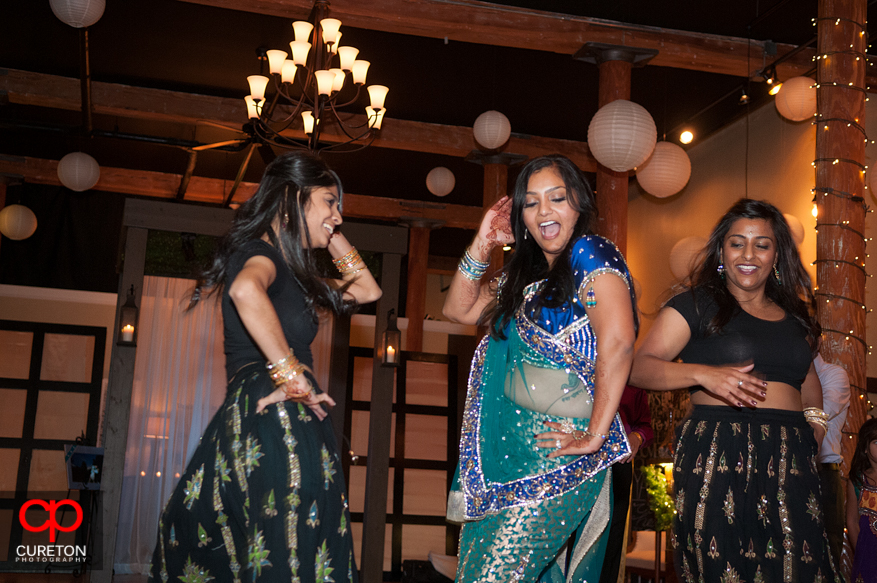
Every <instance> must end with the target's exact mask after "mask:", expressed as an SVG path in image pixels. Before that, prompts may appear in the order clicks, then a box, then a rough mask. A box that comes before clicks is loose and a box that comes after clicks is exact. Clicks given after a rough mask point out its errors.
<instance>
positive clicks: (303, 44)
mask: <svg viewBox="0 0 877 583" xmlns="http://www.w3.org/2000/svg"><path fill="white" fill-rule="evenodd" d="M289 48H290V50H292V62H293V63H295V64H296V65H301V66H302V67H304V66H306V65H307V64H308V53H309V52H310V50H311V43H309V42H307V41H304V40H294V41H292V42H291V43H289Z"/></svg>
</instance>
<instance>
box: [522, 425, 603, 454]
mask: <svg viewBox="0 0 877 583" xmlns="http://www.w3.org/2000/svg"><path fill="white" fill-rule="evenodd" d="M545 425H547V426H548V427H550V428H551V429H553V430H554V431H546V432H545V433H537V434H536V439H537V440H540V441H537V442H536V446H537V447H541V448H543V449H550V450H552V451H550V452H549V453H548V456H547V457H548V459H554V458H556V457H560V456H562V455H584V454H587V453H594V452H595V451H597V450H599V449H600V447H601V446H602V445H603V439H601V438H600V437H596V436H593V435H589V434H587V433H585V432H584V431H581V430H579V429H577V430H575V431H573V432H572V433H567V432H565V431H562V425H561V424H560V423H557V422H554V421H546V422H545Z"/></svg>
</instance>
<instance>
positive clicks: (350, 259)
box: [149, 152, 381, 583]
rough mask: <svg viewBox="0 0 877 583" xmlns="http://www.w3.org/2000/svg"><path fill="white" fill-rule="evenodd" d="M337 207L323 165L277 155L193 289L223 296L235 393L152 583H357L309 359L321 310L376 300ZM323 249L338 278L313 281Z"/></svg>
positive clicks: (172, 516) (216, 422) (181, 485)
mask: <svg viewBox="0 0 877 583" xmlns="http://www.w3.org/2000/svg"><path fill="white" fill-rule="evenodd" d="M341 195H342V191H341V183H340V181H339V180H338V177H337V176H336V175H335V173H334V172H332V171H331V170H330V169H329V168H328V167H327V166H326V164H325V163H324V162H323V161H322V160H320V159H319V158H317V157H315V156H312V155H310V154H305V153H298V152H296V153H287V154H283V155H281V156H279V157H278V158H277V159H276V160H274V161H273V162H272V163H271V164H270V165H269V166H268V167H267V168H266V170H265V174H264V176H263V177H262V181H261V183H260V184H259V189H258V190H257V192H256V194H254V195H253V197H252V198H251V199H250V200H248V201H247V202H245V203H244V204H243V205H242V206H241V207H240V209H239V210H238V212H237V213H236V215H235V218H234V221H233V223H232V227H231V229H230V231H229V232H228V234H227V235H226V236H225V237H224V238H223V240H222V241H221V242H220V245H219V248H218V251H217V253H216V256H215V257H214V260H213V263H212V265H211V266H210V267H209V268H208V269H207V271H206V272H205V273H204V275H203V276H202V277H201V279H200V280H199V287H198V288H196V290H195V293H194V294H193V298H192V299H193V301H198V298H199V297H200V291H199V290H200V289H201V288H204V289H207V290H209V293H217V292H218V293H221V294H222V315H223V321H224V328H225V331H224V338H225V352H226V368H227V371H228V377H229V384H228V389H227V394H226V399H225V402H224V403H223V405H222V407H220V409H219V411H218V412H217V413H216V416H215V417H214V418H213V419H212V420H211V421H210V424H209V425H208V427H207V429H206V431H205V432H204V435H203V436H202V438H201V441H200V444H199V446H198V448H197V449H196V450H195V452H194V454H193V456H192V459H191V461H190V462H189V464H188V466H187V468H186V472H185V474H184V475H183V476H182V478H180V481H179V482H178V484H177V487H176V489H175V490H174V492H173V494H172V495H171V498H170V500H169V501H168V503H167V506H166V507H165V509H164V512H162V515H161V519H160V521H159V525H158V526H159V528H158V544H157V545H156V548H155V552H154V554H153V560H152V567H151V569H150V576H149V581H150V582H156V583H157V582H159V581H164V582H166V581H168V580H170V581H189V582H190V583H191V582H193V581H202V582H207V581H214V582H216V583H220V582H227V583H239V582H241V581H254V582H256V583H258V582H260V581H264V582H269V581H270V582H273V581H286V582H289V581H300V582H304V583H307V582H316V581H321V582H324V581H335V582H336V583H342V582H343V583H351V582H355V581H356V566H355V565H354V560H353V542H352V537H351V532H350V515H349V512H348V508H347V499H346V494H345V488H344V483H345V482H344V477H343V476H342V475H341V459H340V457H339V455H338V448H337V446H336V444H335V438H334V434H333V431H332V426H331V423H330V421H329V420H328V419H327V418H326V412H325V410H324V409H323V405H324V404H325V405H334V402H333V401H332V399H331V398H330V397H329V396H328V395H326V394H325V393H322V392H321V391H320V390H319V388H317V387H316V381H315V380H314V376H313V373H312V371H311V365H312V358H311V353H310V344H311V341H312V340H313V339H314V336H315V334H316V332H317V327H318V326H317V312H318V310H332V311H334V312H336V313H342V312H348V311H350V310H351V309H352V307H353V306H354V305H355V304H357V303H363V302H372V301H375V300H376V299H378V298H379V297H380V295H381V290H380V288H379V287H378V285H377V283H376V282H375V280H374V278H372V276H371V274H370V273H369V270H368V269H367V268H366V266H365V264H364V263H363V262H362V260H361V258H360V257H359V254H358V253H356V249H354V248H353V247H352V246H351V244H350V243H349V242H348V241H347V239H346V238H345V237H344V235H342V234H341V233H340V232H339V231H338V230H337V227H338V226H339V225H340V224H341ZM315 248H327V249H328V250H329V253H330V254H331V255H332V257H333V258H335V260H336V261H335V263H336V266H338V268H339V271H340V272H341V274H342V276H341V279H337V280H324V279H321V278H320V277H319V275H318V270H317V268H316V265H315V262H314V257H313V255H312V252H311V251H312V249H315Z"/></svg>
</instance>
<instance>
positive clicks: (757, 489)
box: [673, 405, 840, 583]
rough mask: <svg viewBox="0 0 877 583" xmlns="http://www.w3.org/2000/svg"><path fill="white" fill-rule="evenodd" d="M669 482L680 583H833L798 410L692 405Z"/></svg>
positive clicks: (811, 448) (815, 477)
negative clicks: (673, 511)
mask: <svg viewBox="0 0 877 583" xmlns="http://www.w3.org/2000/svg"><path fill="white" fill-rule="evenodd" d="M673 479H674V489H675V496H676V509H677V514H676V518H675V520H674V525H673V526H674V537H673V544H674V545H675V547H676V553H675V566H676V572H677V575H678V576H679V580H680V581H683V582H686V583H702V582H707V583H710V582H717V581H721V582H723V583H732V582H742V581H746V582H747V583H780V582H798V581H808V582H810V581H812V582H819V583H828V582H832V583H833V582H835V581H840V579H839V578H838V577H837V576H836V575H835V567H834V565H833V564H832V559H831V556H830V552H829V547H828V539H827V537H826V534H825V527H824V523H823V513H822V504H821V502H820V500H821V497H820V493H819V474H818V473H817V468H816V441H815V439H814V438H813V430H812V429H811V428H810V426H809V425H808V424H807V423H806V422H805V421H804V415H803V413H801V412H800V411H783V410H779V409H755V410H749V409H744V410H742V411H737V410H736V409H732V408H731V407H726V406H706V405H696V406H695V407H694V411H693V413H692V414H691V416H690V417H689V418H688V419H686V420H685V422H684V423H683V424H682V426H681V428H680V429H679V442H678V445H677V450H676V458H675V461H674V470H673Z"/></svg>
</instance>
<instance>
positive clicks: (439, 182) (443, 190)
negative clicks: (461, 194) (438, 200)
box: [426, 166, 457, 196]
mask: <svg viewBox="0 0 877 583" xmlns="http://www.w3.org/2000/svg"><path fill="white" fill-rule="evenodd" d="M456 183H457V180H456V178H454V173H453V172H451V171H450V170H448V169H447V168H445V167H444V166H438V167H436V168H433V169H432V170H430V171H429V174H427V175H426V187H427V188H428V189H429V191H430V192H431V193H433V194H434V195H436V196H447V195H448V194H449V193H450V192H451V191H452V190H454V185H455V184H456Z"/></svg>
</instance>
